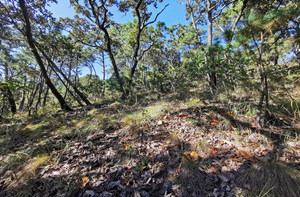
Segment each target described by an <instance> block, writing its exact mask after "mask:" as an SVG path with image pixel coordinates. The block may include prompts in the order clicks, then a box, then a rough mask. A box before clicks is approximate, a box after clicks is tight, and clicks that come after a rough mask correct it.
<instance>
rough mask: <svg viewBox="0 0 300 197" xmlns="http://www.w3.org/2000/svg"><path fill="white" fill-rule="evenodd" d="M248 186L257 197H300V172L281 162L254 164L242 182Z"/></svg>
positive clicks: (244, 175)
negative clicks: (262, 196)
mask: <svg viewBox="0 0 300 197" xmlns="http://www.w3.org/2000/svg"><path fill="white" fill-rule="evenodd" d="M240 181H241V182H242V183H243V184H248V185H249V186H250V189H251V193H253V194H254V195H257V196H261V195H263V194H265V196H270V197H271V196H272V197H273V196H274V197H277V196H278V197H279V196H291V197H297V196H299V188H300V172H299V171H297V170H296V169H294V168H292V167H290V166H287V165H285V164H283V163H280V162H274V161H265V162H259V163H257V164H254V165H253V166H252V167H251V168H249V169H248V170H247V171H246V172H245V173H244V174H243V176H242V178H241V180H240Z"/></svg>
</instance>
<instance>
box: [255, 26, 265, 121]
mask: <svg viewBox="0 0 300 197" xmlns="http://www.w3.org/2000/svg"><path fill="white" fill-rule="evenodd" d="M260 42H261V43H260V47H259V54H258V62H257V71H258V73H259V75H260V86H261V96H260V100H259V103H258V108H257V117H256V122H257V125H258V126H259V127H262V126H263V123H261V116H262V107H263V102H264V96H267V95H265V93H266V90H265V77H264V73H263V68H262V67H263V65H262V64H263V63H262V50H263V42H264V34H263V32H262V31H261V38H260Z"/></svg>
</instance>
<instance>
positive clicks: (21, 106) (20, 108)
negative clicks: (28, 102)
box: [19, 76, 27, 110]
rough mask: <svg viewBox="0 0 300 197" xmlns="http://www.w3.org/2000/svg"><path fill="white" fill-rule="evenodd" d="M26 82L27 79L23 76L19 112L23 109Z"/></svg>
mask: <svg viewBox="0 0 300 197" xmlns="http://www.w3.org/2000/svg"><path fill="white" fill-rule="evenodd" d="M26 80H27V78H26V76H24V88H23V91H22V98H21V101H20V105H19V110H23V108H24V103H25V97H26V90H25V84H26Z"/></svg>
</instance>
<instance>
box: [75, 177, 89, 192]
mask: <svg viewBox="0 0 300 197" xmlns="http://www.w3.org/2000/svg"><path fill="white" fill-rule="evenodd" d="M80 178H81V180H82V181H81V182H79V183H78V184H77V187H78V188H80V189H83V188H84V187H85V186H86V184H88V183H89V182H90V179H89V177H87V176H81V177H80Z"/></svg>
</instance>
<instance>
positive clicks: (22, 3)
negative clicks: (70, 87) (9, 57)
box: [19, 0, 72, 111]
mask: <svg viewBox="0 0 300 197" xmlns="http://www.w3.org/2000/svg"><path fill="white" fill-rule="evenodd" d="M19 4H20V7H21V10H22V13H23V17H24V19H25V28H26V30H25V34H26V37H27V42H28V45H29V47H30V48H31V51H32V53H33V55H34V57H35V59H36V61H37V63H38V65H39V66H40V69H41V72H42V74H43V77H44V79H45V83H46V84H47V85H48V87H49V88H50V90H51V92H52V93H53V95H54V96H55V97H56V99H57V100H58V102H59V104H60V106H61V109H63V110H66V111H72V109H71V108H70V107H69V106H68V104H67V103H66V101H65V100H64V98H63V97H62V96H61V94H60V93H59V92H58V91H57V89H56V88H55V86H54V85H53V83H52V82H51V80H50V78H49V76H48V74H47V71H46V69H45V66H44V63H43V61H42V58H41V56H40V55H39V53H38V52H37V49H36V47H35V45H34V40H33V38H32V33H31V26H30V21H29V17H28V12H27V8H26V5H25V1H24V0H19Z"/></svg>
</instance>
